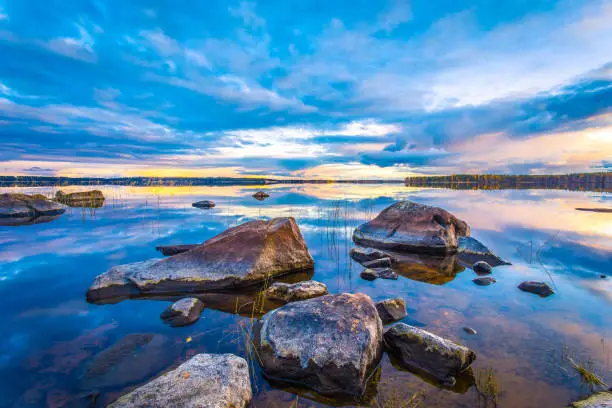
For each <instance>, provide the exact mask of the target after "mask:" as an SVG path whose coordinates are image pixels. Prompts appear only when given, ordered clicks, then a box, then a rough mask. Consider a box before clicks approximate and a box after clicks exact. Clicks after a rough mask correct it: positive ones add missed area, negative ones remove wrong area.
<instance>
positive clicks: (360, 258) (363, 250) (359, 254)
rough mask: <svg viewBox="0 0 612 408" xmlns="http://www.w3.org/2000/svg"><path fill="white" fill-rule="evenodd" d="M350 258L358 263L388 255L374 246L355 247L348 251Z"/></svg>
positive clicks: (387, 256)
mask: <svg viewBox="0 0 612 408" xmlns="http://www.w3.org/2000/svg"><path fill="white" fill-rule="evenodd" d="M349 254H350V256H351V258H353V259H354V260H355V261H357V262H359V263H363V262H368V261H374V260H376V259H380V258H389V255H388V254H387V253H385V252H383V251H380V250H378V249H376V248H367V247H355V248H352V249H351V252H350V253H349Z"/></svg>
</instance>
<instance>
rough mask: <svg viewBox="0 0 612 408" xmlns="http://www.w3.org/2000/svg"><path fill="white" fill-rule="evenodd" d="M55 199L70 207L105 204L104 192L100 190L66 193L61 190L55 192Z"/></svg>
mask: <svg viewBox="0 0 612 408" xmlns="http://www.w3.org/2000/svg"><path fill="white" fill-rule="evenodd" d="M55 200H56V201H57V202H59V203H62V204H66V205H67V206H69V207H87V208H100V207H102V206H103V205H104V194H103V193H102V191H100V190H90V191H78V192H75V193H64V192H63V191H62V190H59V191H58V192H57V193H55Z"/></svg>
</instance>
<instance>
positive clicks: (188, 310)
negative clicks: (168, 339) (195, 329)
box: [160, 298, 204, 327]
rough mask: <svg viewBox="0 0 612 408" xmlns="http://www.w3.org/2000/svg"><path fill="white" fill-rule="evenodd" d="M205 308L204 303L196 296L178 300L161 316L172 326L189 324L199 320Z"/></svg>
mask: <svg viewBox="0 0 612 408" xmlns="http://www.w3.org/2000/svg"><path fill="white" fill-rule="evenodd" d="M203 310H204V303H202V302H201V301H200V300H199V299H196V298H183V299H180V300H177V301H176V302H174V303H173V304H171V305H170V306H168V307H167V308H166V310H164V311H163V312H162V313H161V315H160V318H161V319H162V320H163V321H164V322H166V323H168V324H169V325H170V326H172V327H180V326H187V325H190V324H193V323H195V322H197V321H198V320H199V319H200V315H201V314H202V311H203Z"/></svg>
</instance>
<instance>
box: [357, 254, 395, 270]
mask: <svg viewBox="0 0 612 408" xmlns="http://www.w3.org/2000/svg"><path fill="white" fill-rule="evenodd" d="M362 265H363V266H365V267H366V268H368V269H376V268H390V267H391V265H392V262H391V258H388V257H385V258H379V259H373V260H371V261H365V262H363V263H362Z"/></svg>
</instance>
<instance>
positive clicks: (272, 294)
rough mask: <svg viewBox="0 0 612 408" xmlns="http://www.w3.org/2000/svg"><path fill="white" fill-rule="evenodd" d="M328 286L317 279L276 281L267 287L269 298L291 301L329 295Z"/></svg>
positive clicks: (266, 293)
mask: <svg viewBox="0 0 612 408" xmlns="http://www.w3.org/2000/svg"><path fill="white" fill-rule="evenodd" d="M327 293H328V292H327V286H325V284H323V283H321V282H317V281H312V280H311V281H304V282H298V283H293V284H290V283H283V282H275V283H273V284H272V286H270V287H269V288H268V289H266V292H265V295H266V298H267V299H270V300H278V301H281V302H285V303H289V302H296V301H299V300H306V299H312V298H315V297H319V296H323V295H327Z"/></svg>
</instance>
